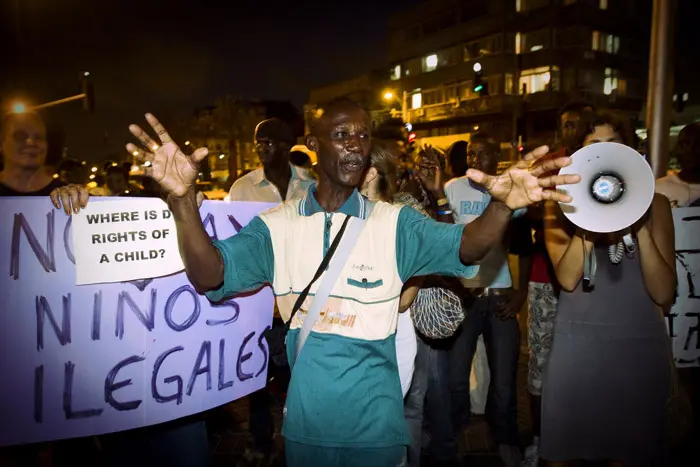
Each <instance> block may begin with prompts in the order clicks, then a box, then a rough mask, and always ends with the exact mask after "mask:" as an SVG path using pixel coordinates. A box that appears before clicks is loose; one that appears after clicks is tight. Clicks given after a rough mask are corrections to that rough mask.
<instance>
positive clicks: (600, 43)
mask: <svg viewBox="0 0 700 467" xmlns="http://www.w3.org/2000/svg"><path fill="white" fill-rule="evenodd" d="M591 49H592V50H596V51H601V52H607V53H609V54H617V53H618V52H619V51H620V38H619V37H618V36H613V35H612V34H607V33H604V32H600V31H593V34H592V35H591Z"/></svg>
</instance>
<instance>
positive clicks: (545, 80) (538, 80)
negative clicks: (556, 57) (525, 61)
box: [518, 66, 557, 94]
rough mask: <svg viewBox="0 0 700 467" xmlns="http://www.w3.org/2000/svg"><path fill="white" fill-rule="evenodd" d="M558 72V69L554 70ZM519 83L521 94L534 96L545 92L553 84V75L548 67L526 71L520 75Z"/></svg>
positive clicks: (554, 68) (553, 69)
mask: <svg viewBox="0 0 700 467" xmlns="http://www.w3.org/2000/svg"><path fill="white" fill-rule="evenodd" d="M556 70H557V68H556V67H553V68H552V71H555V72H556ZM518 83H519V87H520V92H521V93H524V94H534V93H536V92H543V91H546V90H547V89H548V86H549V85H550V84H551V83H552V73H551V72H550V70H549V67H546V66H544V67H540V68H533V69H531V70H524V71H523V72H522V73H521V75H520V80H519V82H518ZM555 87H556V86H555Z"/></svg>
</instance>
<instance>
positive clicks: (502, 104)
mask: <svg viewBox="0 0 700 467" xmlns="http://www.w3.org/2000/svg"><path fill="white" fill-rule="evenodd" d="M517 100H518V96H511V95H505V96H504V95H498V96H485V97H479V98H476V99H460V100H458V99H453V100H452V101H450V102H443V103H440V104H432V105H424V106H422V107H420V108H418V109H409V110H408V111H407V114H408V115H407V117H408V121H409V122H412V123H413V122H415V123H423V122H433V121H437V120H445V119H448V118H459V117H469V116H472V115H483V114H490V113H500V112H504V111H507V110H512V109H513V106H514V105H515V104H516V103H517Z"/></svg>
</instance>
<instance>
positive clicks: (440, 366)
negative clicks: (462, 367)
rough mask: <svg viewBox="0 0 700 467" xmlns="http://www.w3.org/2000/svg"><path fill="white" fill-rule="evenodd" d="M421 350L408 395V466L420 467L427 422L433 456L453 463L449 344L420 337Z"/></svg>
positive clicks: (454, 448)
mask: <svg viewBox="0 0 700 467" xmlns="http://www.w3.org/2000/svg"><path fill="white" fill-rule="evenodd" d="M416 339H417V341H418V348H417V352H416V361H415V367H414V370H413V380H412V382H411V388H410V389H409V391H408V394H406V401H405V404H404V415H405V417H406V422H407V423H408V428H409V432H410V435H411V445H410V446H409V448H408V465H409V466H410V467H417V466H418V465H420V458H421V447H422V444H423V443H422V441H423V439H422V435H423V425H424V422H426V423H425V424H426V425H427V426H428V432H429V433H430V451H431V456H432V457H433V459H435V460H436V461H452V460H454V459H456V456H457V445H456V441H455V431H454V429H453V427H452V423H451V421H450V402H451V393H450V387H449V374H450V373H449V361H448V354H447V349H446V347H445V345H444V344H445V343H444V342H442V344H443V345H440V343H438V342H433V341H429V340H427V339H424V338H423V337H421V336H420V335H418V336H417V337H416Z"/></svg>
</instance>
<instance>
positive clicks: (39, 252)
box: [10, 210, 56, 280]
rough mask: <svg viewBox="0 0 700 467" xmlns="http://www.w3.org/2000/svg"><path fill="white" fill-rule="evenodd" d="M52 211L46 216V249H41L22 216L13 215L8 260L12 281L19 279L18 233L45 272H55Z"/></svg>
mask: <svg viewBox="0 0 700 467" xmlns="http://www.w3.org/2000/svg"><path fill="white" fill-rule="evenodd" d="M54 216H55V215H54V211H53V210H51V211H49V213H48V214H46V249H44V248H42V247H41V245H40V244H39V240H37V238H36V235H34V231H33V230H32V228H31V227H30V226H29V223H28V222H27V219H26V217H25V215H24V214H15V218H14V222H13V223H12V246H11V252H12V253H11V259H10V275H11V276H12V278H13V279H15V280H17V279H19V264H20V257H19V256H20V255H19V254H20V238H21V237H20V233H21V232H24V236H25V237H26V239H27V241H28V242H29V246H30V247H31V249H32V252H34V255H35V256H36V259H38V260H39V264H41V266H42V267H43V268H44V271H46V272H56V258H55V257H54V254H53V231H54Z"/></svg>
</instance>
